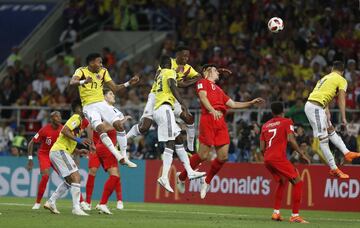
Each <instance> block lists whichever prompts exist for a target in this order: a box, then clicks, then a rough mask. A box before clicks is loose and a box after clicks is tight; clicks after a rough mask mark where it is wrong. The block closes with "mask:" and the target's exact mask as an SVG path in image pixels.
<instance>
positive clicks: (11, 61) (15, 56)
mask: <svg viewBox="0 0 360 228" xmlns="http://www.w3.org/2000/svg"><path fill="white" fill-rule="evenodd" d="M21 59H22V58H21V55H20V54H19V48H18V47H13V48H12V49H11V54H10V56H9V57H8V58H7V60H6V64H7V66H14V65H15V62H16V61H20V62H21Z"/></svg>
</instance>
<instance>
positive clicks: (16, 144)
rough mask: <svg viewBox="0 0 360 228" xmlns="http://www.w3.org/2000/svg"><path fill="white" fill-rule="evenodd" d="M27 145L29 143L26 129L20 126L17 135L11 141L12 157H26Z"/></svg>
mask: <svg viewBox="0 0 360 228" xmlns="http://www.w3.org/2000/svg"><path fill="white" fill-rule="evenodd" d="M27 144H28V142H27V140H26V138H25V127H24V126H19V129H18V131H17V134H16V135H15V137H14V138H13V140H12V141H11V155H12V156H16V157H19V156H23V155H26V154H27V153H26V151H27Z"/></svg>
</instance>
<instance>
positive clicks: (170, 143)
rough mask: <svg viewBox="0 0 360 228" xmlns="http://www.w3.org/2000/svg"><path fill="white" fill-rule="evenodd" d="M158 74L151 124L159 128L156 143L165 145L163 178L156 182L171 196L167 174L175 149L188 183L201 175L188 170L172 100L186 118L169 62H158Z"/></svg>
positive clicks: (188, 166)
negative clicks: (188, 180)
mask: <svg viewBox="0 0 360 228" xmlns="http://www.w3.org/2000/svg"><path fill="white" fill-rule="evenodd" d="M160 67H161V70H160V73H159V74H158V76H157V78H156V93H155V110H154V121H155V122H156V124H157V125H158V140H159V142H164V143H165V148H164V153H163V167H162V175H161V177H160V178H159V179H158V180H157V181H158V183H159V184H160V185H161V186H163V187H164V188H165V189H166V190H167V191H169V192H174V190H173V189H172V188H171V186H170V183H169V170H170V168H171V163H172V160H173V153H174V149H175V151H176V154H177V155H178V157H179V159H180V160H181V161H182V162H183V165H184V167H185V169H186V170H187V172H188V173H187V176H188V177H189V179H196V178H200V177H202V176H204V175H205V173H204V172H196V171H194V170H193V169H192V168H191V166H190V161H189V157H188V155H187V153H186V151H185V149H184V146H183V140H182V138H181V136H180V127H179V126H178V125H177V123H176V121H175V115H174V111H173V108H174V104H175V99H176V100H177V101H178V102H179V103H180V105H181V108H182V110H183V112H185V113H186V114H188V110H187V107H186V105H185V103H184V100H183V99H182V98H181V96H180V94H179V91H178V90H177V86H176V84H177V82H176V72H175V71H174V70H172V69H171V58H170V57H168V56H162V57H161V58H160Z"/></svg>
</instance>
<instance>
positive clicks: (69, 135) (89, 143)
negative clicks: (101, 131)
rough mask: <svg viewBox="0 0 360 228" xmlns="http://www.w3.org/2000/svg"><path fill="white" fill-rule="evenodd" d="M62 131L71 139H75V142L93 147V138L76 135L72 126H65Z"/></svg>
mask: <svg viewBox="0 0 360 228" xmlns="http://www.w3.org/2000/svg"><path fill="white" fill-rule="evenodd" d="M61 133H62V134H63V135H64V136H65V137H68V138H69V139H71V140H74V141H75V142H77V143H79V144H82V145H83V146H85V147H91V140H89V139H82V138H78V137H76V136H75V135H73V133H72V132H71V130H70V128H69V127H68V126H66V125H65V126H64V127H63V129H62V130H61Z"/></svg>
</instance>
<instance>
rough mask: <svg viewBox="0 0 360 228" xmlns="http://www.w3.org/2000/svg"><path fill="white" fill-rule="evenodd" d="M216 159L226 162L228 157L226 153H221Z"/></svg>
mask: <svg viewBox="0 0 360 228" xmlns="http://www.w3.org/2000/svg"><path fill="white" fill-rule="evenodd" d="M218 160H219V161H221V162H227V161H228V160H229V157H228V155H227V154H226V155H222V156H219V157H218Z"/></svg>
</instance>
